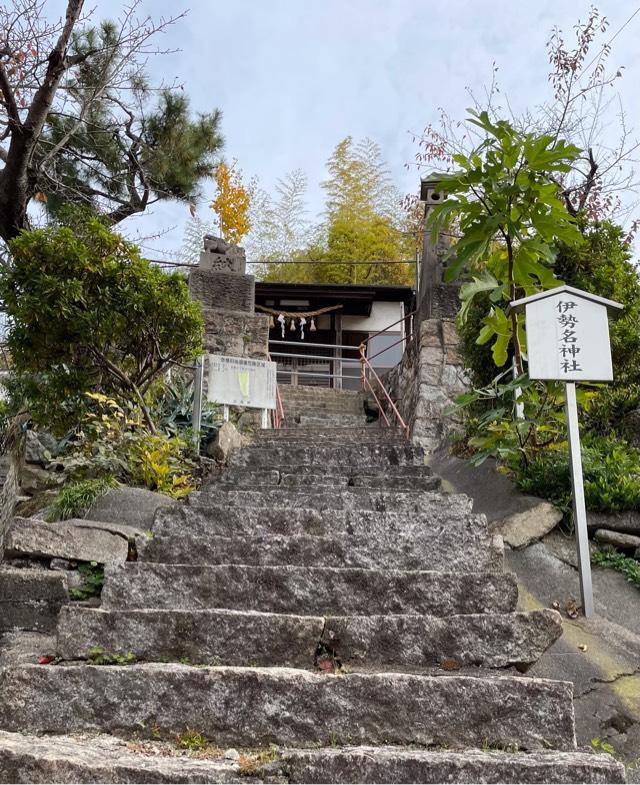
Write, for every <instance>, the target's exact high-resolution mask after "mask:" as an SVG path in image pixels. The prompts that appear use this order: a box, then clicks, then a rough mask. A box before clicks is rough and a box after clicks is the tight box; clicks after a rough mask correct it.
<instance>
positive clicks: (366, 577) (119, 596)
mask: <svg viewBox="0 0 640 785" xmlns="http://www.w3.org/2000/svg"><path fill="white" fill-rule="evenodd" d="M517 593H518V592H517V587H516V582H515V577H514V576H513V575H510V574H508V573H480V572H478V573H473V574H465V573H447V572H430V571H422V570H384V569H370V570H367V569H353V568H347V569H340V568H334V567H296V566H291V565H284V566H283V565H280V566H268V567H251V566H247V565H243V564H221V565H213V566H212V565H196V564H188V565H185V564H177V565H176V564H150V563H141V562H129V563H128V564H126V565H121V566H112V567H110V568H108V570H107V572H106V578H105V584H104V587H103V590H102V607H103V608H105V609H107V610H117V609H123V610H124V609H138V610H139V609H144V608H172V609H184V610H200V609H205V608H210V609H213V608H229V609H231V610H242V611H259V612H261V613H286V614H294V615H306V614H309V615H314V616H354V615H360V614H375V615H388V614H411V613H414V614H428V615H435V616H444V615H447V614H448V613H487V612H490V611H494V612H500V613H502V612H504V613H508V612H510V611H512V610H514V608H515V603H516V602H517Z"/></svg>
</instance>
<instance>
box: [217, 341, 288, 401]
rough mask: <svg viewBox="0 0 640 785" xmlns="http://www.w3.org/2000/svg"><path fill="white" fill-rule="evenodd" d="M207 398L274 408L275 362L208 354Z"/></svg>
mask: <svg viewBox="0 0 640 785" xmlns="http://www.w3.org/2000/svg"><path fill="white" fill-rule="evenodd" d="M207 360H208V363H209V376H208V385H207V400H209V401H211V402H212V403H221V404H224V405H225V406H246V407H249V408H253V409H275V408H276V364H275V363H273V362H268V361H266V360H254V359H252V358H250V357H226V356H224V355H221V354H209V355H207Z"/></svg>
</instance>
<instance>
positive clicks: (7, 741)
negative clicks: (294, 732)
mask: <svg viewBox="0 0 640 785" xmlns="http://www.w3.org/2000/svg"><path fill="white" fill-rule="evenodd" d="M141 747H142V745H140V744H135V743H131V742H126V741H124V740H122V739H118V738H115V737H113V736H106V735H100V736H92V737H91V738H87V737H86V736H84V737H81V736H44V737H43V736H27V735H25V734H22V733H6V732H4V731H0V783H38V784H39V783H43V784H44V783H61V784H62V783H78V782H95V783H118V784H119V785H120V784H122V783H127V784H128V783H131V784H132V785H133V783H141V782H149V783H151V782H155V783H163V785H164V783H166V784H167V785H170V784H171V783H232V782H233V783H240V782H247V783H252V782H260V781H261V780H258V779H257V778H256V777H253V776H246V775H244V774H243V773H242V772H241V770H240V766H239V765H238V763H237V761H232V760H225V759H224V758H223V757H222V756H221V757H219V758H213V759H211V758H207V759H203V760H198V759H194V758H190V757H186V756H184V755H173V756H171V755H169V754H164V755H163V754H158V753H157V752H156V751H155V750H150V751H147V750H146V749H144V748H143V749H141ZM159 752H160V753H161V752H162V750H160V751H159ZM154 753H155V754H154ZM165 753H166V751H165Z"/></svg>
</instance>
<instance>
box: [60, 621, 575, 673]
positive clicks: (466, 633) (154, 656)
mask: <svg viewBox="0 0 640 785" xmlns="http://www.w3.org/2000/svg"><path fill="white" fill-rule="evenodd" d="M561 633H562V624H561V619H560V615H559V614H558V613H557V612H556V611H551V610H542V611H532V612H530V613H510V614H493V613H491V614H474V615H462V616H448V617H447V618H437V617H434V616H336V617H331V616H329V617H327V618H326V620H325V619H323V618H322V617H314V616H292V615H285V614H272V613H255V612H243V611H228V610H207V611H182V610H181V611H176V610H137V611H130V610H129V611H115V610H112V611H107V610H104V609H99V608H77V607H75V608H65V609H63V611H62V613H61V614H60V620H59V624H58V646H57V654H58V655H59V656H60V657H62V658H63V659H65V660H77V659H87V658H89V657H90V656H91V652H92V649H94V647H96V646H98V647H100V648H101V649H102V650H103V651H105V652H108V653H110V654H118V655H126V654H129V653H130V654H133V655H135V657H136V658H137V659H140V660H149V661H166V660H174V661H180V660H183V659H187V660H188V661H189V662H191V663H194V664H196V663H206V664H209V665H260V666H264V665H289V666H294V667H298V668H311V667H312V666H313V664H314V656H315V654H316V649H317V647H318V643H319V641H320V640H322V643H323V644H324V651H325V652H326V653H327V654H331V655H332V656H333V657H335V659H336V661H337V662H339V663H341V664H342V665H347V666H349V667H350V668H354V667H356V668H357V667H365V668H369V667H374V668H382V667H398V668H407V667H410V668H435V667H440V666H442V665H443V664H445V665H446V666H447V667H448V668H450V669H452V668H461V667H465V666H481V667H486V668H505V667H508V666H512V665H515V666H517V667H520V668H526V667H528V666H529V665H531V664H532V663H533V662H535V661H536V660H537V659H538V658H539V657H540V656H541V655H542V654H543V653H544V652H545V651H546V649H547V648H548V647H549V646H550V645H551V644H552V643H554V642H555V641H556V640H557V639H558V637H559V636H560V635H561Z"/></svg>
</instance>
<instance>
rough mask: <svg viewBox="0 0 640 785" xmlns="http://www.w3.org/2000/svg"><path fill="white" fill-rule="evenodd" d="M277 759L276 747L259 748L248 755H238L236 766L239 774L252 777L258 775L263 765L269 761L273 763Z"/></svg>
mask: <svg viewBox="0 0 640 785" xmlns="http://www.w3.org/2000/svg"><path fill="white" fill-rule="evenodd" d="M277 760H278V749H277V747H271V748H269V749H268V750H261V751H260V752H255V753H252V754H249V755H240V757H239V758H238V767H239V769H240V774H242V776H244V777H253V776H254V775H259V774H260V772H261V769H262V767H263V766H266V765H267V764H269V763H274V762H275V761H277Z"/></svg>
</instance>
